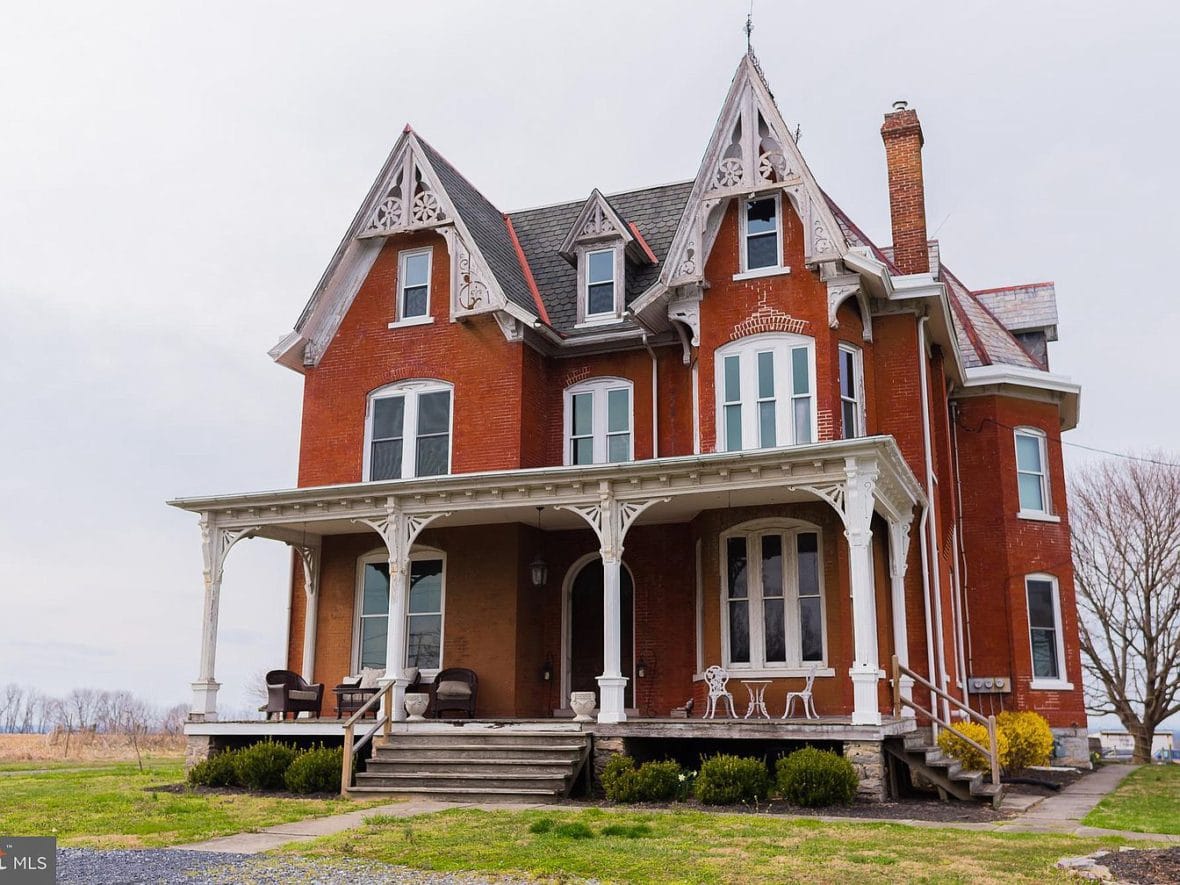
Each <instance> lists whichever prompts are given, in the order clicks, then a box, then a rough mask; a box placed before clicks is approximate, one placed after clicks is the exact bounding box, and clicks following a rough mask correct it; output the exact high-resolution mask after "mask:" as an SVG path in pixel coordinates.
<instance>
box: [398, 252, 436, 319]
mask: <svg viewBox="0 0 1180 885" xmlns="http://www.w3.org/2000/svg"><path fill="white" fill-rule="evenodd" d="M430 253H431V250H430V249H415V250H414V251H412V252H402V253H401V255H399V256H398V272H397V319H398V321H399V322H402V321H405V320H415V319H424V318H426V317H427V316H428V314H429V313H430Z"/></svg>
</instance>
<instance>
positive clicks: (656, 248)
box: [448, 181, 693, 334]
mask: <svg viewBox="0 0 1180 885" xmlns="http://www.w3.org/2000/svg"><path fill="white" fill-rule="evenodd" d="M692 184H693V183H692V182H691V181H684V182H680V183H678V184H666V185H661V186H659V187H649V188H644V189H642V190H636V191H628V192H626V193H621V194H611V195H610V196H609V197H607V200H608V202H609V203H610V205H611V207H612V208H614V210H615V211H616V212H618V214H619V215H620V216H621V217H622V218H623V220H624V221H626V222H628V223H630V224H634V225H635V227H636V228H637V229H638V230H639V233H640V235H641V236H642V237H643V239H644V240H645V241H646V242H647V245H648V246H649V247H650V248H651V250H652V252H653V253H654V254H655V256H656V258H657V259H658V260H659V261H661V262H662V261H663V260H664V258H665V257H666V256H667V254H668V249H669V248H670V247H671V245H672V237H673V236H674V235H675V233H676V226H677V225H678V224H679V223H680V215H681V213H682V212H683V211H684V205H685V204H686V203H687V202H688V194H689V192H690V191H691V190H692ZM449 192H450V188H449V186H448V193H449ZM452 197H454V194H452ZM584 205H586V201H585V200H578V201H576V202H572V203H558V204H557V205H554V206H542V207H541V208H538V209H526V210H524V211H522V212H510V213H508V217H509V218H511V219H512V227H513V229H514V230H515V231H516V236H517V239H518V240H520V246H521V248H522V249H523V250H524V254H525V256H526V258H527V259H528V262H529V268H530V269H531V270H532V272H533V279H534V280H535V281H536V283H537V289H538V290H539V291H540V293H541V299H542V300H543V301H544V302H545V309H546V310H547V311H548V313H549V319H550V321H551V322H552V324H553V327H554V328H555V329H557V330H559V331H561V332H567V333H568V332H571V331H572V330H573V327H574V325H575V323H577V320H578V291H577V288H578V272H577V268H575V267H574V266H573V265H572V264H570V263H569V262H568V261H566V260H565V259H564V258H562V257H561V255H559V254H558V250H559V249H560V248H561V244H562V242H563V241H564V240H565V238H566V235H567V234H568V233H569V230H570V226H571V225H573V223H574V220H575V219H576V218H577V216H578V213H579V212H581V211H582V207H583V206H584ZM659 275H660V266H659V265H658V264H657V265H648V264H636V263H634V262H630V261H629V262H628V263H627V281H626V294H625V297H626V303H627V304H630V303H631V302H632V301H634V300H635V299H636V298H637V297H638V296H639V295H641V294H642V293H643V292H645V291H646V290H647V289H648V288H650V286H651V285H652V283H654V282H655V281H656V279H657V278H658V277H659ZM532 309H533V310H534V312H535V308H532ZM629 327H631V324H630V323H627V324H620V325H613V326H606V327H595V329H594V330H593V331H594V332H595V333H596V334H598V333H601V332H605V331H610V330H614V329H620V328H629Z"/></svg>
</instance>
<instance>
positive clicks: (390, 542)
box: [353, 498, 451, 722]
mask: <svg viewBox="0 0 1180 885" xmlns="http://www.w3.org/2000/svg"><path fill="white" fill-rule="evenodd" d="M450 515H451V513H450V511H447V512H446V513H422V514H411V513H406V512H405V511H404V510H403V509H402V508H401V507H399V506H398V505H397V502H396V501H395V500H394V499H392V498H391V499H390V500H389V503H388V504H387V505H386V507H385V516H384V517H382V518H381V519H355V520H353V522H356V523H362V524H364V525H367V526H368V527H369V528H371V529H372V530H373V531H375V532H376V533H377V534H379V535H380V536H381V538H382V540H383V541H385V547H386V549H387V550H388V551H389V628H388V630H389V632H388V639H387V640H386V646H385V677H384V678H383V679H380V680H379V682H380V683H381V685H382V686H383V687H384V686H386V685H388V684H390V683H391V682H392V683H393V691H392V692H388V693H386V694H387V696H388V697H389V705H390V709H388V710H385V711H384V713H385V715H387V716H388V717H389V718H390V719H391V720H393V721H395V722H400V721H402V720H404V719H405V718H406V708H405V699H406V686H408V685H409V684H410V680H409V679H407V678H406V670H405V660H406V607H407V605H408V603H409V598H408V597H409V592H410V584H409V581H410V549H411V548H412V547H413V546H414V541H416V540H417V539H418V535H420V534H421V533H422V530H423V529H425V528H426V527H427V526H428V525H430V524H431V523H432V522H434V521H435V520H436V519H441V518H442V517H445V516H450Z"/></svg>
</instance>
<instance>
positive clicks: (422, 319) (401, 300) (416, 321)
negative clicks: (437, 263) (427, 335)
mask: <svg viewBox="0 0 1180 885" xmlns="http://www.w3.org/2000/svg"><path fill="white" fill-rule="evenodd" d="M414 255H425V256H426V313H424V314H415V315H414V316H412V317H408V316H406V261H407V260H408V259H409V258H411V257H412V256H414ZM433 272H434V247H433V246H426V247H424V248H422V249H407V250H405V251H404V252H399V253H398V254H397V304H396V306H395V307H396V316H397V319H396V320H395V321H394V322H392V323H390V324H389V328H391V329H394V328H397V327H399V326H419V325H424V324H426V323H433V322H434V317H433V316H432V315H431V313H430V277H431V274H432V273H433Z"/></svg>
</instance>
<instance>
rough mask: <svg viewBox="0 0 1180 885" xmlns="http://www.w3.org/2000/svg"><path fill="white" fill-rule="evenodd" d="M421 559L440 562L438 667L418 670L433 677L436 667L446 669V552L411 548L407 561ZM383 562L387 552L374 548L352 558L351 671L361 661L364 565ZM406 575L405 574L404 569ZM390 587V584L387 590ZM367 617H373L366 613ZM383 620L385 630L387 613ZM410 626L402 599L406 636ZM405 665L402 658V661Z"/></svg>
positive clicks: (407, 606)
mask: <svg viewBox="0 0 1180 885" xmlns="http://www.w3.org/2000/svg"><path fill="white" fill-rule="evenodd" d="M422 559H438V560H441V561H442V593H441V595H440V598H439V608H440V614H441V617H440V618H439V627H438V630H439V637H438V667H436V668H432V669H423V670H422V671H421V673H422V678H423V680H425V679H426V678H430V679H433V678H434V677H435V676H437V675H438V673H439V671H440V670H444V669H446V638H447V555H446V554H445V553H444V552H443V551H441V550H436V549H435V548H433V547H415V548H414V549H413V551H412V552H411V553H410V562H416V561H418V560H422ZM377 563H384V564H385V565H388V564H389V553H388V551H385V550H374V551H373V552H372V553H366V554H365V555H364V556H362V557H360V558H359V559H357V561H356V597H355V599H354V601H353V607H352V658H351V660H352V672H353V674H354V675H355V674H357V673H359V672H360V662H361V606H362V605H363V604H364V597H365V566H367V565H370V564H377ZM407 574H409V573H408V572H407ZM392 592H393V588H392V587H390V593H392ZM369 617H374V616H373V615H370V616H369ZM385 617H386V619H387V625H386V629H387V630H388V629H389V628H388V618H389V613H388V612H386V615H385ZM409 628H410V608H409V600H408V599H407V600H406V636H407V637H408V636H409ZM406 652H407V654H408V653H409V645H407V646H406ZM402 666H403V667H405V666H406V664H405V661H403V662H402ZM385 669H386V671H388V670H389V661H388V660H386V661H385Z"/></svg>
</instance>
